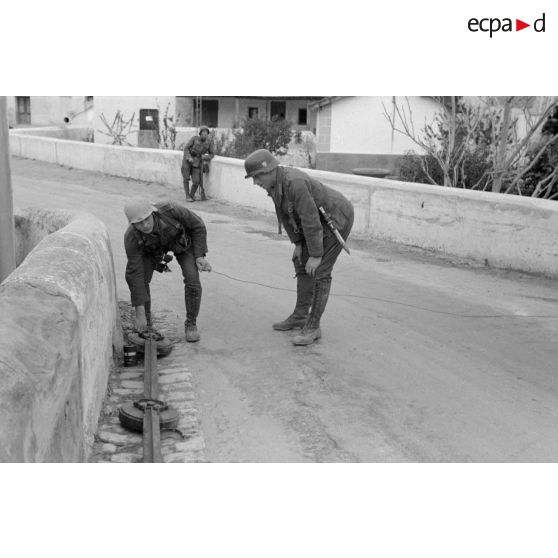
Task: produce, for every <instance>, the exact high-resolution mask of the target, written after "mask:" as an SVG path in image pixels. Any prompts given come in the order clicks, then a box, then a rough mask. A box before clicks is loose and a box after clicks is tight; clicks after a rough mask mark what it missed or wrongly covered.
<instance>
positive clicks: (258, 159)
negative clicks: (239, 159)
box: [244, 149, 279, 178]
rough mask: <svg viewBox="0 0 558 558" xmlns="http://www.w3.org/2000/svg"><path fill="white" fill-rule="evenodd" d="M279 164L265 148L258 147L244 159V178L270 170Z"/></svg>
mask: <svg viewBox="0 0 558 558" xmlns="http://www.w3.org/2000/svg"><path fill="white" fill-rule="evenodd" d="M278 166H279V161H278V159H276V158H275V157H274V156H273V155H272V154H271V153H270V152H269V151H268V150H267V149H258V150H257V151H254V153H250V155H248V157H246V160H245V161H244V168H245V169H246V176H245V177H244V178H252V177H253V176H256V175H257V174H264V173H266V172H271V171H272V170H273V169H275V168H277V167H278Z"/></svg>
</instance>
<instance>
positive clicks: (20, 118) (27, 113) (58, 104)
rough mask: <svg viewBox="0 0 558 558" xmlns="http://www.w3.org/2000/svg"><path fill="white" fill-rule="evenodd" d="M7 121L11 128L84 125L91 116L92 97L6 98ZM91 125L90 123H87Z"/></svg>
mask: <svg viewBox="0 0 558 558" xmlns="http://www.w3.org/2000/svg"><path fill="white" fill-rule="evenodd" d="M7 100H8V102H7V105H8V121H9V124H10V126H11V127H12V128H16V127H19V126H64V125H68V124H72V123H74V124H75V123H76V122H75V120H76V119H79V120H80V122H79V123H80V124H82V125H86V124H87V121H88V118H87V115H89V114H91V111H92V107H93V97H77V96H65V97H40V96H39V97H32V96H28V97H26V96H16V97H8V98H7ZM89 125H91V123H89Z"/></svg>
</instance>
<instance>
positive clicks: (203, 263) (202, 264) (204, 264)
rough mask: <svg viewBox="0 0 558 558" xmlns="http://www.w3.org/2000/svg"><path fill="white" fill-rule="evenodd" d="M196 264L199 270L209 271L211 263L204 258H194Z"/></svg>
mask: <svg viewBox="0 0 558 558" xmlns="http://www.w3.org/2000/svg"><path fill="white" fill-rule="evenodd" d="M196 265H197V266H198V269H199V270H200V271H211V265H210V264H209V262H208V261H207V260H206V259H205V258H196Z"/></svg>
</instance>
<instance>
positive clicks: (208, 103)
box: [192, 99, 219, 128]
mask: <svg viewBox="0 0 558 558" xmlns="http://www.w3.org/2000/svg"><path fill="white" fill-rule="evenodd" d="M192 101H193V103H194V123H195V125H196V126H197V125H198V124H199V125H200V126H201V125H203V126H209V127H210V128H217V124H218V120H219V101H218V100H216V99H202V100H201V121H200V118H199V108H198V107H199V105H198V103H199V100H198V101H196V99H193V100H192Z"/></svg>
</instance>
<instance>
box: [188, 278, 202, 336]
mask: <svg viewBox="0 0 558 558" xmlns="http://www.w3.org/2000/svg"><path fill="white" fill-rule="evenodd" d="M201 298H202V289H201V287H185V289H184V299H185V302H186V322H184V329H185V333H186V341H188V343H195V342H196V341H199V340H200V334H199V332H198V327H197V324H196V320H197V318H198V314H199V312H200V306H201Z"/></svg>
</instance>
